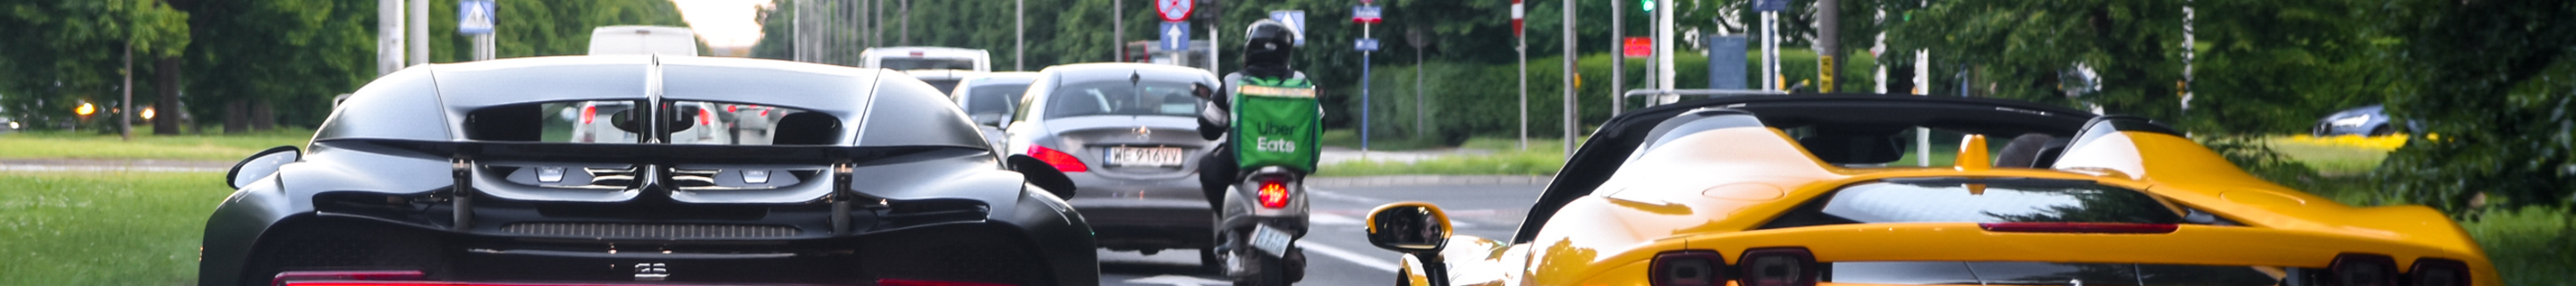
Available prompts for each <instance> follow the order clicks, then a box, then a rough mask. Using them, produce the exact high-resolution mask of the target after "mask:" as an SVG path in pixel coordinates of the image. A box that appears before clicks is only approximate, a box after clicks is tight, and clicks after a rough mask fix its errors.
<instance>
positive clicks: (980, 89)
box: [966, 84, 1029, 115]
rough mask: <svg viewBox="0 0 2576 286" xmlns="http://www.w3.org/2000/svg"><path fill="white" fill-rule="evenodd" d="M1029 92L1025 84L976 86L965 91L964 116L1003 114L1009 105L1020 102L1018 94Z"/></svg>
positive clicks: (1008, 109)
mask: <svg viewBox="0 0 2576 286" xmlns="http://www.w3.org/2000/svg"><path fill="white" fill-rule="evenodd" d="M1028 91H1029V85H1027V84H988V85H977V86H975V88H973V89H968V90H967V91H966V93H967V94H966V114H970V115H972V114H1004V113H1010V112H1011V104H1014V103H1019V102H1020V94H1022V93H1026V92H1028Z"/></svg>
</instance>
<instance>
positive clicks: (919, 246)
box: [198, 56, 1099, 285]
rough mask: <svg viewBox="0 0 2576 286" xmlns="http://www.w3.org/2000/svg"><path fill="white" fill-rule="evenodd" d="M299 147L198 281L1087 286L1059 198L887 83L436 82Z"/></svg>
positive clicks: (550, 70) (607, 67)
mask: <svg viewBox="0 0 2576 286" xmlns="http://www.w3.org/2000/svg"><path fill="white" fill-rule="evenodd" d="M603 106H610V107H619V108H600V107H603ZM716 109H734V110H716ZM740 110H758V111H763V112H766V113H769V114H762V115H759V116H742V115H740V114H743V112H739V111H740ZM752 121H760V122H752ZM576 130H578V131H579V132H576ZM693 130H694V131H693ZM716 131H720V132H716ZM577 133H581V134H577ZM603 133H605V134H603ZM688 134H717V135H723V136H715V135H707V136H683V135H688ZM602 135H620V136H602ZM585 136H586V137H585ZM577 138H579V139H577ZM581 139H586V140H581ZM308 148H310V149H311V151H310V152H297V150H295V149H294V148H292V147H280V148H278V149H272V150H271V151H269V152H263V153H260V154H258V155H254V156H252V158H250V159H249V160H245V161H244V162H243V163H242V164H241V165H239V166H236V167H235V168H234V171H233V174H232V176H231V177H230V178H232V181H231V182H230V183H232V185H233V186H234V187H235V188H237V189H239V191H237V192H235V193H233V195H232V196H231V197H230V198H227V199H225V200H224V202H223V204H222V206H221V207H219V208H217V209H216V210H215V212H214V214H213V216H212V217H210V218H208V219H207V222H206V234H205V242H204V243H205V244H204V247H205V248H204V250H203V253H202V259H201V261H200V262H199V266H198V267H199V269H198V271H199V273H198V275H199V277H198V281H199V283H200V284H202V285H324V284H333V283H366V285H467V284H507V285H562V284H578V285H606V284H625V283H632V284H655V285H670V284H743V283H752V284H799V285H813V284H828V285H1094V284H1098V282H1099V271H1098V266H1096V265H1097V264H1096V261H1097V260H1096V258H1095V257H1094V255H1095V252H1094V250H1093V249H1094V247H1095V245H1094V243H1093V240H1092V237H1091V233H1090V227H1089V226H1088V225H1087V224H1086V223H1084V222H1083V220H1082V217H1081V216H1080V215H1078V214H1076V213H1074V212H1073V209H1072V208H1071V207H1069V206H1067V205H1066V204H1065V202H1064V200H1063V198H1065V197H1071V196H1072V195H1073V194H1072V192H1073V188H1072V184H1071V181H1070V180H1069V179H1066V178H1065V177H1064V175H1063V174H1062V173H1059V172H1056V171H1055V170H1054V169H1053V168H1051V167H1049V166H1047V165H1046V164H1045V163H1043V162H1039V161H1037V160H1036V159H1034V158H1027V157H1014V158H1005V157H1002V156H999V155H996V153H994V152H993V151H992V150H989V147H987V145H986V144H985V141H984V138H982V135H981V134H979V133H978V132H976V130H975V127H974V125H973V124H972V123H969V121H968V120H967V117H966V115H965V114H964V112H962V111H960V110H959V109H958V108H957V107H956V106H955V105H954V104H950V103H948V102H947V99H946V98H945V97H943V96H942V95H941V94H940V92H939V91H938V90H937V89H935V88H932V87H931V86H930V85H928V84H924V83H922V82H921V81H920V80H916V79H913V78H912V77H910V76H905V75H903V74H901V73H895V72H888V71H883V70H877V69H862V68H848V67H838V66H827V65H816V64H803V63H792V62H783V61H769V60H751V59H723V58H701V57H651V56H581V57H548V58H527V59H507V60H496V61H485V62H477V63H460V64H442V65H432V66H426V67H418V68H412V69H407V70H403V71H402V72H398V73H394V74H391V75H387V76H385V77H383V78H379V79H377V80H376V81H375V82H373V83H370V84H368V85H367V86H366V87H364V88H361V89H360V90H359V91H358V92H357V93H356V94H355V95H353V96H350V97H349V98H348V100H347V101H346V102H345V103H344V104H342V105H341V107H340V108H339V109H337V110H334V111H333V112H332V113H331V117H330V119H328V120H326V121H325V122H324V123H323V125H322V126H321V127H320V128H319V131H318V132H317V134H315V135H314V137H313V141H312V143H311V144H310V145H309V146H308ZM1005 162H1019V163H1017V164H1014V163H1005ZM1029 162H1035V163H1033V164H1030V163H1029ZM1010 166H1019V167H1023V168H1009V167H1010ZM1013 169H1017V170H1020V171H1018V172H1015V171H1013ZM343 285H345V284H343Z"/></svg>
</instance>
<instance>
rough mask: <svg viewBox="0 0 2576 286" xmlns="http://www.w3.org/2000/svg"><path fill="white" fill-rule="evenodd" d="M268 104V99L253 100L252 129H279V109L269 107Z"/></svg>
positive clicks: (251, 112) (251, 111)
mask: <svg viewBox="0 0 2576 286" xmlns="http://www.w3.org/2000/svg"><path fill="white" fill-rule="evenodd" d="M268 105H269V104H268V100H267V99H254V100H252V101H251V104H250V116H251V117H250V129H251V130H257V131H269V130H276V129H277V109H274V108H269V107H268Z"/></svg>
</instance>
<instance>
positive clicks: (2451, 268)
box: [2406, 258, 2470, 286]
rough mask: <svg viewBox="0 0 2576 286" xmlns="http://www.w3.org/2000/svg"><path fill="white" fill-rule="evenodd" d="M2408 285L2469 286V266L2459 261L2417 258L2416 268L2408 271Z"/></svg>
mask: <svg viewBox="0 0 2576 286" xmlns="http://www.w3.org/2000/svg"><path fill="white" fill-rule="evenodd" d="M2406 280H2407V281H2408V282H2413V283H2409V284H2407V285H2412V286H2468V285H2470V284H2469V282H2470V281H2469V264H2468V263H2461V262H2460V261H2459V260H2450V259H2440V258H2416V259H2415V266H2413V267H2408V269H2407V270H2406Z"/></svg>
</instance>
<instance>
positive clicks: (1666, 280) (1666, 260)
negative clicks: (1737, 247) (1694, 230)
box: [1647, 250, 1727, 286]
mask: <svg viewBox="0 0 2576 286" xmlns="http://www.w3.org/2000/svg"><path fill="white" fill-rule="evenodd" d="M1648 264H1649V265H1652V266H1651V267H1652V268H1650V269H1649V270H1648V272H1649V274H1647V275H1648V276H1647V277H1651V279H1653V280H1648V282H1647V284H1648V285H1652V286H1724V285H1726V279H1727V277H1726V275H1727V273H1726V271H1723V269H1725V268H1726V258H1725V257H1719V256H1718V255H1717V252H1716V251H1707V250H1683V251H1669V252H1664V253H1658V254H1655V260H1653V261H1652V262H1649V263H1648Z"/></svg>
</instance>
